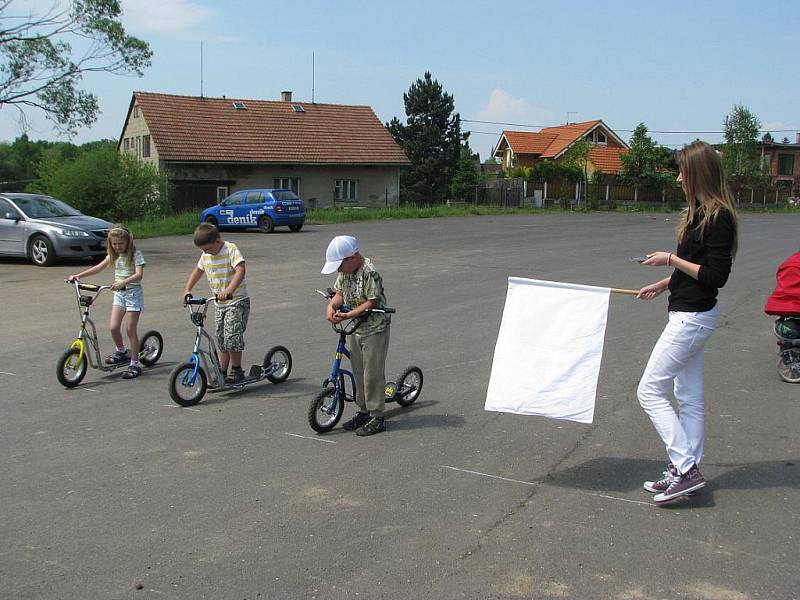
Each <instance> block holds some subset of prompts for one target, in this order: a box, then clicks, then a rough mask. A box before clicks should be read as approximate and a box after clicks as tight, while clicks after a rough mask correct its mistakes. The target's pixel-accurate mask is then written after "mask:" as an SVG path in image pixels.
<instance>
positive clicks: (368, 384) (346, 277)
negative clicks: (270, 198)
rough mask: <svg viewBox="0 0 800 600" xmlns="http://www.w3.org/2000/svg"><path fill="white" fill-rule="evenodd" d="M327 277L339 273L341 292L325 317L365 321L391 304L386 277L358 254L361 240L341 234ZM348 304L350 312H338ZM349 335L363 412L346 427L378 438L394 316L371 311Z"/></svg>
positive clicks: (329, 253)
mask: <svg viewBox="0 0 800 600" xmlns="http://www.w3.org/2000/svg"><path fill="white" fill-rule="evenodd" d="M325 261H326V262H325V266H324V267H322V274H323V275H330V274H332V273H336V272H337V271H338V272H339V275H338V276H337V277H336V282H335V283H334V284H333V288H334V290H335V291H336V294H335V295H334V297H333V298H331V301H330V302H329V303H328V307H327V309H326V314H325V317H326V318H327V319H328V321H330V322H331V323H339V322H340V321H343V320H345V319H354V318H357V317H361V316H363V315H365V313H367V311H369V310H370V309H373V308H382V307H384V306H385V305H386V296H385V295H384V291H383V279H382V278H381V276H380V273H378V271H377V269H375V265H373V264H372V261H371V260H370V259H369V258H366V257H364V256H361V254H359V252H358V242H357V241H356V238H354V237H351V236H349V235H339V236H336V237H335V238H333V239H332V240H331V243H330V244H328V249H327V251H326V252H325ZM343 305H346V306H348V307H350V311H349V312H339V311H338V309H339V308H340V307H341V306H343ZM363 318H364V322H363V323H362V324H361V325H360V326H359V328H358V329H357V330H356V332H355V334H354V335H352V336H350V363H351V365H352V367H353V375H354V376H355V380H356V404H358V408H359V411H358V412H357V413H356V414H355V415H354V416H353V418H351V419H350V420H349V421H347V422H346V423H344V425H342V427H343V428H344V429H345V430H347V431H355V432H356V435H360V436H365V435H374V434H376V433H380V432H381V431H385V430H386V425H385V424H384V419H383V408H384V402H385V396H384V387H385V385H386V354H387V352H388V350H389V324H390V317H389V315H387V314H385V313H374V312H373V313H369V314H367V315H366V316H364V317H363Z"/></svg>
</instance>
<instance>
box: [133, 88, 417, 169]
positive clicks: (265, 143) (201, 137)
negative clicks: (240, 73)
mask: <svg viewBox="0 0 800 600" xmlns="http://www.w3.org/2000/svg"><path fill="white" fill-rule="evenodd" d="M134 99H135V101H136V102H137V103H138V104H139V106H140V108H141V112H142V116H143V117H144V119H145V121H146V122H147V126H148V128H149V129H150V135H151V137H152V141H153V144H154V145H155V147H156V150H157V151H158V156H159V158H160V159H161V160H166V161H205V162H254V163H263V162H267V163H309V162H311V163H318V164H391V165H407V164H409V160H408V157H407V156H406V154H405V152H403V150H402V148H401V147H400V146H399V145H398V144H397V143H396V142H395V141H394V139H393V138H392V135H391V134H390V133H389V131H388V130H387V129H386V127H384V125H383V123H381V121H380V120H379V119H378V117H377V116H376V115H375V113H374V111H373V110H372V108H370V107H369V106H348V105H340V104H311V103H306V102H280V101H269V100H248V99H240V98H207V97H198V96H176V95H170V94H155V93H150V92H134ZM234 102H244V103H245V105H246V106H247V108H246V109H245V110H237V109H235V108H234V107H233V103H234ZM292 104H300V105H301V106H302V107H303V108H304V109H305V110H304V112H295V111H294V110H293V109H292Z"/></svg>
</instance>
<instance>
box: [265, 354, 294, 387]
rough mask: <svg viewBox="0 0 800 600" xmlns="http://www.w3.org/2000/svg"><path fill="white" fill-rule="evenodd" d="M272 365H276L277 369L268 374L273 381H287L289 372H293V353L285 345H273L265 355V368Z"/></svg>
mask: <svg viewBox="0 0 800 600" xmlns="http://www.w3.org/2000/svg"><path fill="white" fill-rule="evenodd" d="M270 365H275V367H276V368H275V370H274V371H273V372H272V373H270V374H269V375H267V379H269V380H270V381H271V382H272V383H281V382H283V381H286V379H287V378H288V377H289V373H291V372H292V354H291V352H289V350H287V349H286V348H285V347H284V346H273V347H272V348H270V349H269V352H267V354H266V356H264V365H263V366H264V368H265V369H267V368H269V366H270Z"/></svg>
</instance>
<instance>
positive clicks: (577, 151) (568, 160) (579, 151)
mask: <svg viewBox="0 0 800 600" xmlns="http://www.w3.org/2000/svg"><path fill="white" fill-rule="evenodd" d="M591 149H592V144H591V143H590V142H589V141H588V140H586V139H585V138H581V139H579V140H577V141H575V142H573V143H572V145H571V146H570V147H569V149H568V150H567V151H566V152H565V153H564V158H563V159H561V160H562V162H563V163H564V164H565V165H566V166H568V167H573V168H574V169H576V170H577V171H579V172H580V173H581V175H582V179H583V181H585V182H587V183H588V181H589V172H588V170H589V151H590V150H591Z"/></svg>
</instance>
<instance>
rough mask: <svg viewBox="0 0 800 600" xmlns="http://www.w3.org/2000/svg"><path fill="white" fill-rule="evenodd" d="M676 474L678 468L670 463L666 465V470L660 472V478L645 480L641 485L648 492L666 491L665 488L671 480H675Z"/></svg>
mask: <svg viewBox="0 0 800 600" xmlns="http://www.w3.org/2000/svg"><path fill="white" fill-rule="evenodd" d="M677 476H678V470H677V469H676V468H675V465H673V464H672V463H670V464H668V465H667V470H666V471H664V472H663V473H662V474H661V479H659V480H658V481H645V482H644V484H643V485H642V487H643V488H644V489H645V490H647V491H648V492H652V493H654V494H658V493H660V492H666V491H667V488H668V487H669V486H670V484H671V483H672V482H673V481H675V478H676V477H677Z"/></svg>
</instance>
